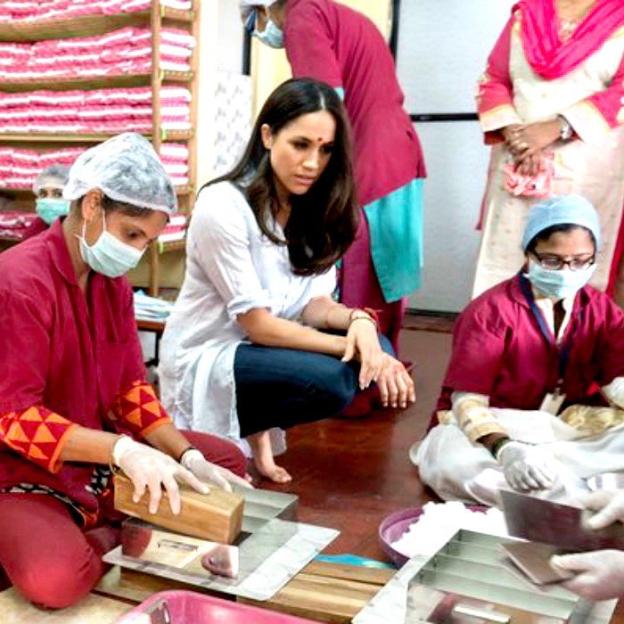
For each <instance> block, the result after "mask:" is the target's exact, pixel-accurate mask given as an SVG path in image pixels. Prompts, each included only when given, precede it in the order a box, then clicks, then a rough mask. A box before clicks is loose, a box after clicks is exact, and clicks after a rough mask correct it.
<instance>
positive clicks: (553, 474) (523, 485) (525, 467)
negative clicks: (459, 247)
mask: <svg viewBox="0 0 624 624" xmlns="http://www.w3.org/2000/svg"><path fill="white" fill-rule="evenodd" d="M497 459H498V462H499V463H500V464H501V466H502V468H503V473H504V474H505V479H507V483H509V485H511V487H512V488H513V489H514V490H519V491H521V492H522V491H527V490H548V489H550V488H552V487H553V485H554V484H555V481H556V480H557V461H556V460H555V458H554V457H553V455H552V453H550V452H549V451H547V450H545V449H544V448H543V447H540V446H533V445H531V444H524V443H523V442H514V441H512V442H507V444H505V445H504V446H503V447H502V448H501V450H500V451H499V453H498V457H497Z"/></svg>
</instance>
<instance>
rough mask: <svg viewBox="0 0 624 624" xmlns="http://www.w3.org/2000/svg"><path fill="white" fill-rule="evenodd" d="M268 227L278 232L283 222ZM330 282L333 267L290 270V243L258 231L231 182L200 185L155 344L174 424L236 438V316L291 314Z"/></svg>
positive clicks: (240, 336)
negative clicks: (301, 272) (314, 272)
mask: <svg viewBox="0 0 624 624" xmlns="http://www.w3.org/2000/svg"><path fill="white" fill-rule="evenodd" d="M273 227H274V232H275V233H276V235H277V236H279V237H280V238H283V231H282V229H281V228H280V226H279V225H278V224H277V223H274V226H273ZM335 286H336V271H335V269H334V268H332V269H331V270H329V271H328V272H327V273H325V274H323V275H319V276H314V277H307V276H306V277H302V276H298V275H295V274H294V273H293V271H292V268H291V266H290V261H289V258H288V249H287V247H286V246H285V245H277V244H275V243H273V242H272V241H270V240H269V239H268V238H267V237H266V236H264V235H263V234H262V232H261V230H260V228H259V227H258V224H257V222H256V218H255V216H254V214H253V212H252V210H251V207H250V206H249V204H248V203H247V200H246V199H245V197H244V196H243V194H242V193H241V192H240V191H239V190H238V189H237V188H236V187H235V186H234V185H233V184H231V183H230V182H220V183H218V184H213V185H211V186H208V187H206V188H205V189H203V190H202V191H201V192H200V194H199V196H198V198H197V203H196V205H195V208H194V209H193V217H192V219H191V223H190V227H189V230H188V234H187V242H186V274H185V277H184V283H183V284H182V290H181V291H180V295H179V297H178V300H177V301H176V303H175V306H174V308H173V312H172V314H171V316H170V317H169V319H168V321H167V325H166V329H165V333H164V335H163V339H162V343H161V350H160V368H159V376H160V387H161V398H162V401H163V403H164V405H165V407H166V408H167V410H168V411H169V413H170V414H171V415H172V417H173V419H174V422H175V423H176V425H177V426H179V427H182V428H187V429H192V430H194V431H205V432H210V433H214V434H217V435H220V436H223V437H227V438H230V439H232V440H234V441H239V439H240V428H239V424H238V417H237V414H236V387H235V380H234V356H235V353H236V348H237V346H238V345H239V344H240V343H241V342H243V341H245V334H244V332H243V330H242V328H241V326H240V325H239V324H238V323H237V322H236V318H237V316H238V315H239V314H245V313H246V312H248V311H249V310H252V309H254V308H266V309H268V310H269V311H270V312H271V314H273V315H275V316H278V317H281V318H284V319H289V320H296V319H298V318H299V317H300V316H301V313H302V312H303V309H304V308H305V306H306V305H307V304H308V302H309V301H310V300H311V299H313V298H314V297H319V296H330V295H331V294H332V292H333V290H334V288H335ZM273 439H274V440H275V439H276V438H275V437H274V438H273ZM274 450H275V451H276V452H277V451H278V449H274Z"/></svg>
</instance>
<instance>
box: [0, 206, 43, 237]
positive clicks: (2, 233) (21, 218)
mask: <svg viewBox="0 0 624 624" xmlns="http://www.w3.org/2000/svg"><path fill="white" fill-rule="evenodd" d="M36 218H37V214H36V213H34V212H16V211H6V212H3V211H1V210H0V237H2V238H10V239H12V240H22V238H24V234H25V233H26V230H28V228H29V227H30V226H31V225H32V223H33V221H34V220H35V219H36Z"/></svg>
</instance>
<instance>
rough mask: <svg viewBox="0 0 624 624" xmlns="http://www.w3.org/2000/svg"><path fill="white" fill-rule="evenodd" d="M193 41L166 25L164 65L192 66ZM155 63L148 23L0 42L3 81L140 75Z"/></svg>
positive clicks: (172, 67) (162, 48)
mask: <svg viewBox="0 0 624 624" xmlns="http://www.w3.org/2000/svg"><path fill="white" fill-rule="evenodd" d="M194 47H195V39H194V37H193V36H192V35H190V34H189V33H188V32H186V31H185V30H182V29H178V28H164V29H163V30H162V35H161V46H160V65H161V68H162V69H164V70H169V71H190V68H191V67H190V58H191V56H192V54H193V48H194ZM151 69H152V34H151V31H150V30H149V28H131V27H128V28H121V29H119V30H114V31H111V32H109V33H106V34H105V35H98V36H96V37H73V38H68V39H51V40H47V41H37V42H35V43H0V81H1V80H10V81H28V80H39V79H44V80H50V79H53V78H80V77H100V76H123V75H136V74H145V73H149V72H150V71H151Z"/></svg>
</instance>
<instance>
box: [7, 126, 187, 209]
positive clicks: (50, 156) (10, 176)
mask: <svg viewBox="0 0 624 624" xmlns="http://www.w3.org/2000/svg"><path fill="white" fill-rule="evenodd" d="M0 116H1V114H0ZM86 149H87V148H86V147H69V148H64V149H58V150H52V151H46V152H37V151H34V150H24V149H15V148H12V147H0V189H9V190H20V189H31V188H32V185H33V182H34V181H35V178H36V177H37V175H38V174H39V172H40V171H42V170H43V169H45V168H46V167H49V166H50V165H54V164H62V165H68V166H70V165H72V164H73V162H74V161H75V160H76V158H78V156H79V155H80V154H82V152H84V151H85V150H86ZM161 160H162V162H163V165H164V167H165V170H166V171H167V173H168V174H169V176H170V178H171V181H172V182H173V184H175V185H176V186H184V185H186V184H188V180H189V178H188V147H187V146H186V145H184V144H181V143H180V144H179V143H163V144H162V146H161ZM20 214H21V213H20Z"/></svg>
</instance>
